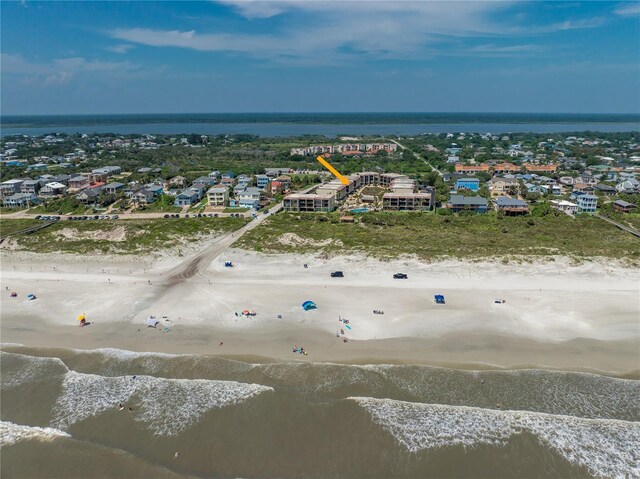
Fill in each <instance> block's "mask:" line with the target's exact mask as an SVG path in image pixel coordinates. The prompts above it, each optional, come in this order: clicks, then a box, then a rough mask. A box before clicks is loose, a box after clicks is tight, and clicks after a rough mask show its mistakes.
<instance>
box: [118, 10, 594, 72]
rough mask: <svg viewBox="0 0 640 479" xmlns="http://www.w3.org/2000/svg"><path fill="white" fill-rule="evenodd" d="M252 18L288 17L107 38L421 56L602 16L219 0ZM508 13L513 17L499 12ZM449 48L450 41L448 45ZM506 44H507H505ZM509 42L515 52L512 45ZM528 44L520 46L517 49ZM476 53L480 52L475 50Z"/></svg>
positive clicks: (285, 56) (125, 32)
mask: <svg viewBox="0 0 640 479" xmlns="http://www.w3.org/2000/svg"><path fill="white" fill-rule="evenodd" d="M218 3H223V4H225V5H228V6H230V7H231V8H233V9H234V10H235V11H237V12H238V14H240V15H241V16H243V17H245V18H247V19H250V20H252V21H253V20H259V19H265V18H270V17H273V16H277V15H284V14H287V15H289V16H288V17H287V18H286V19H285V18H283V19H281V20H280V21H279V22H278V28H277V30H274V31H273V33H272V34H264V33H251V32H248V33H236V32H232V33H226V32H221V31H216V32H201V31H195V30H186V31H182V30H154V29H148V28H128V29H126V28H120V29H115V30H112V31H110V32H109V34H110V36H111V37H113V38H115V39H118V40H123V41H127V42H131V43H136V44H141V45H148V46H154V47H178V48H189V49H193V50H199V51H214V52H228V53H241V54H247V55H251V56H255V57H259V58H264V59H270V60H274V59H276V60H278V61H280V62H282V61H292V60H305V61H314V60H316V59H317V60H318V61H319V62H323V61H324V59H325V58H332V59H338V60H346V61H348V60H349V59H352V58H354V57H356V56H358V58H360V59H367V58H376V59H381V58H393V59H424V58H427V57H432V56H434V55H447V54H452V55H458V54H459V52H458V51H456V48H453V49H451V48H450V47H451V44H450V42H451V41H452V40H454V39H455V38H483V37H486V38H488V37H496V38H501V39H503V40H508V39H511V38H518V37H526V36H535V35H542V34H548V33H552V32H557V31H563V30H571V29H578V28H592V27H595V26H598V25H600V24H601V23H602V19H601V18H595V19H593V18H592V19H586V20H565V21H561V22H558V23H555V24H551V25H529V24H527V25H524V24H523V23H522V22H523V20H522V19H520V20H518V19H517V18H516V17H517V16H516V15H515V14H514V12H512V11H511V10H510V9H511V8H512V7H513V6H514V4H515V3H514V2H512V1H488V2H487V1H465V2H455V3H453V4H452V2H442V1H396V2H393V1H387V0H379V1H376V0H373V1H371V0H355V1H354V0H352V1H344V2H343V1H316V0H297V1H292V0H286V1H279V2H273V1H268V0H264V1H257V0H245V1H228V0H227V1H223V2H218ZM501 13H508V14H509V13H510V14H511V16H505V15H501V16H500V17H499V18H498V15H499V14H501ZM454 47H455V45H454ZM504 48H509V47H504ZM510 48H512V50H511V54H512V55H516V54H517V50H518V45H516V46H514V47H510ZM526 51H527V50H526V49H522V50H521V52H522V53H523V54H525V53H526ZM479 53H481V52H479ZM503 53H504V52H503Z"/></svg>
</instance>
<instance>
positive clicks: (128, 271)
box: [0, 249, 640, 379]
mask: <svg viewBox="0 0 640 479" xmlns="http://www.w3.org/2000/svg"><path fill="white" fill-rule="evenodd" d="M11 256H12V255H11V254H6V253H3V254H2V265H1V270H0V271H1V281H0V283H1V286H2V293H3V294H5V295H6V296H8V292H7V290H6V288H7V287H10V289H12V290H13V289H16V290H18V291H19V297H18V298H16V299H10V298H8V297H6V296H5V297H3V300H2V311H1V312H0V318H1V320H2V321H1V325H0V326H1V327H0V330H1V332H2V342H3V343H21V344H24V345H25V346H26V347H39V348H51V347H61V348H76V349H88V350H93V349H100V348H115V349H120V350H129V351H139V352H157V353H170V354H198V355H207V356H215V357H222V358H229V359H234V360H241V361H244V360H252V361H253V360H257V361H259V362H260V361H266V362H278V361H308V362H327V363H335V364H407V365H410V364H411V365H429V366H433V367H448V368H454V369H550V370H561V371H580V372H587V373H594V374H603V375H607V376H615V377H631V378H634V379H637V378H640V371H639V370H638V367H637V364H638V362H639V361H640V322H639V321H638V319H637V318H638V317H639V315H640V310H639V308H640V301H639V300H638V299H639V292H638V284H640V271H639V270H637V269H635V268H625V267H621V266H620V263H617V264H611V262H604V261H593V262H588V263H583V264H580V265H577V266H575V265H573V266H572V265H571V260H570V259H568V258H554V260H553V261H545V262H534V263H525V264H517V263H516V264H513V263H511V264H503V263H500V262H488V261H481V262H478V263H472V262H468V261H456V260H447V261H439V262H431V263H424V262H420V261H417V260H415V259H410V258H406V259H404V260H392V261H378V260H374V259H370V258H365V257H361V256H349V257H339V256H338V257H333V258H328V259H323V258H317V257H312V256H308V255H293V254H286V255H266V254H260V253H254V252H248V251H243V250H237V249H230V250H227V251H225V252H224V253H223V254H222V255H220V256H219V257H217V258H216V259H214V260H213V262H212V263H211V264H210V265H208V266H204V267H203V269H201V270H199V271H198V272H197V273H196V274H195V275H194V276H193V277H190V278H186V279H184V280H181V281H180V282H178V283H177V284H170V283H166V284H164V283H163V281H166V279H165V278H166V273H167V272H168V271H169V270H171V269H172V268H176V267H177V266H178V265H180V264H184V263H185V262H188V261H189V260H190V258H189V257H178V256H175V255H171V254H164V255H162V256H160V257H159V258H150V257H138V258H129V257H125V258H121V257H118V259H116V260H115V261H114V260H113V258H111V257H93V258H78V257H73V256H71V257H68V259H67V261H64V259H65V258H67V256H66V255H49V254H45V255H37V254H33V253H31V254H24V253H23V254H18V255H16V256H15V257H13V258H12V257H11ZM120 259H122V261H119V260H120ZM227 260H231V261H233V262H234V265H235V267H234V268H225V267H224V262H225V261H227ZM303 263H308V264H309V268H304V269H303V268H302V264H303ZM54 264H58V266H57V267H56V270H53V269H52V268H53V265H54ZM14 267H15V269H14ZM103 269H104V270H105V272H104V273H103V272H102V270H103ZM337 269H341V270H343V271H344V272H345V278H340V279H338V278H330V277H329V272H330V271H333V270H337ZM398 271H402V272H405V273H408V275H409V279H408V280H394V279H392V277H391V276H392V274H393V273H395V272H398ZM149 282H150V283H151V284H149ZM29 292H35V293H36V294H37V295H38V299H37V300H36V301H31V302H29V301H26V299H25V296H26V294H27V293H29ZM436 293H437V294H444V295H445V296H446V298H447V304H445V305H435V304H434V303H433V299H432V298H433V294H436ZM495 298H505V299H506V300H507V302H506V303H505V304H495V303H494V302H493V301H494V299H495ZM308 299H310V300H313V301H315V302H316V303H317V304H318V309H317V310H313V311H308V312H304V311H303V310H302V308H301V307H300V304H301V303H302V302H303V301H305V300H308ZM243 309H248V310H252V311H254V310H255V311H256V312H257V315H256V316H255V317H250V318H245V317H236V316H234V312H238V311H242V310H243ZM372 309H381V310H384V311H385V314H384V315H373V314H372V313H371V310H372ZM80 313H83V314H86V315H87V318H88V320H89V321H90V322H93V324H92V325H90V326H89V327H86V328H79V327H78V323H77V321H76V319H75V318H76V316H77V315H78V314H80ZM151 314H153V315H155V316H156V317H157V318H158V320H160V325H161V326H160V328H162V327H163V326H167V328H168V329H167V332H166V334H165V333H162V329H160V328H159V329H158V330H155V329H152V328H147V327H146V325H145V324H144V320H145V319H146V318H148V317H149V315H151ZM278 315H281V316H282V318H280V319H278V318H277V316H278ZM163 316H166V318H163ZM338 316H342V317H344V318H349V320H350V326H352V327H353V329H352V330H349V331H347V330H346V329H344V327H343V326H344V325H343V323H339V322H338V320H337V319H338ZM164 319H168V320H169V321H164ZM341 327H342V328H343V330H344V331H345V334H344V335H340V337H339V338H338V337H336V336H337V334H336V332H337V331H338V330H339V328H341ZM343 336H346V337H347V339H348V342H347V343H344V342H343V339H342V338H343ZM220 342H224V345H223V347H222V348H221V349H219V346H218V345H219V343H220ZM293 346H304V347H305V349H306V350H307V351H308V352H309V355H308V356H302V355H298V354H293V353H292V347H293Z"/></svg>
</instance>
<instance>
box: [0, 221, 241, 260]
mask: <svg viewBox="0 0 640 479" xmlns="http://www.w3.org/2000/svg"><path fill="white" fill-rule="evenodd" d="M26 221H30V220H6V219H4V220H2V221H1V222H0V225H1V226H0V227H1V228H3V229H4V228H8V229H9V230H11V231H16V230H19V229H23V228H26V227H28V226H30V225H29V224H27V223H25V222H26ZM31 221H35V220H31ZM247 221H248V220H245V219H244V218H180V219H162V218H156V219H148V220H147V219H136V220H106V221H105V220H102V221H60V222H59V223H56V224H55V225H52V226H50V227H48V228H45V229H43V230H41V231H38V232H36V233H33V234H30V235H21V236H15V237H14V238H15V240H16V241H17V242H18V245H19V246H20V247H21V248H22V249H24V250H28V251H35V252H39V253H49V252H62V253H78V254H91V253H120V254H148V253H154V252H158V251H160V250H162V249H164V248H179V247H180V246H181V245H184V244H185V243H189V242H192V241H196V240H197V239H198V238H199V237H200V236H202V235H205V234H206V235H208V234H221V233H225V232H228V231H235V230H237V229H238V228H240V227H242V226H243V225H244V224H245V223H246V222H247ZM35 222H37V221H35Z"/></svg>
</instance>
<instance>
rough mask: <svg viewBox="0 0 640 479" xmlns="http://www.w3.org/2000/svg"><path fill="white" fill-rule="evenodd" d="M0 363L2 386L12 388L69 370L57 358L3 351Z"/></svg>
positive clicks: (0, 353)
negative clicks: (0, 366) (0, 367)
mask: <svg viewBox="0 0 640 479" xmlns="http://www.w3.org/2000/svg"><path fill="white" fill-rule="evenodd" d="M0 363H1V364H2V378H1V384H2V387H3V388H13V387H16V386H20V385H22V384H27V383H31V382H34V381H38V380H41V379H44V378H47V377H50V376H52V375H60V374H65V373H66V372H68V371H69V368H67V366H66V365H65V364H64V363H63V362H62V361H61V360H60V359H58V358H49V357H39V356H25V355H23V354H14V353H6V352H4V351H2V352H0Z"/></svg>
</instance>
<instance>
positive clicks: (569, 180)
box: [558, 176, 577, 186]
mask: <svg viewBox="0 0 640 479" xmlns="http://www.w3.org/2000/svg"><path fill="white" fill-rule="evenodd" d="M558 181H559V182H560V183H562V184H563V185H567V186H573V185H575V184H576V183H577V181H576V179H575V178H572V177H571V176H561V177H560V179H559V180H558Z"/></svg>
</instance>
